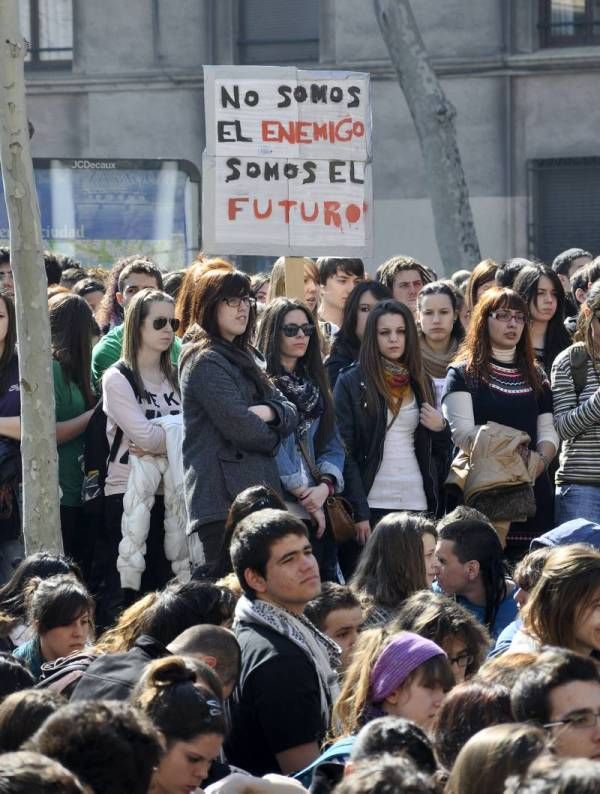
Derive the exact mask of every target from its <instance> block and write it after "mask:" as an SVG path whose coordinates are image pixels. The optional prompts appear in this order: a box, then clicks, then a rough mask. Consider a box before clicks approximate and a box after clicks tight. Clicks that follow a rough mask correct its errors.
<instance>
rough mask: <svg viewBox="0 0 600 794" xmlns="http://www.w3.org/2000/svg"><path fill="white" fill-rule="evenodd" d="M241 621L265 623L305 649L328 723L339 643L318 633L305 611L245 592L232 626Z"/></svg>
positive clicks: (335, 692) (336, 687)
mask: <svg viewBox="0 0 600 794" xmlns="http://www.w3.org/2000/svg"><path fill="white" fill-rule="evenodd" d="M240 621H242V622H244V623H255V624H256V625H258V626H267V628H270V629H272V630H273V631H276V632H277V633H278V634H281V636H282V637H285V638H286V639H288V640H290V642H293V643H294V645H297V646H298V647H299V648H301V649H302V650H303V651H304V653H305V654H306V655H307V656H308V658H309V659H310V661H311V663H312V664H313V665H314V667H315V670H316V672H317V678H318V680H319V692H320V695H321V714H322V716H323V723H324V724H325V725H329V722H330V718H331V707H332V705H333V703H334V701H335V700H336V698H337V696H338V695H339V684H338V677H337V673H336V672H335V671H336V668H337V667H339V665H340V661H341V655H340V654H341V651H340V647H339V645H338V644H337V643H335V642H334V641H333V640H330V639H329V637H327V636H325V634H323V633H321V632H320V631H319V629H318V628H317V627H316V626H315V625H314V624H313V623H311V621H310V620H309V619H308V618H307V617H305V616H304V615H296V614H295V613H294V612H290V611H289V610H288V609H284V607H280V606H276V605H275V604H271V603H269V602H268V601H260V600H259V599H256V600H254V601H251V600H250V599H249V598H247V597H246V596H245V595H243V596H242V597H241V598H240V599H239V601H238V602H237V604H236V607H235V619H234V626H235V625H236V624H237V623H238V622H240Z"/></svg>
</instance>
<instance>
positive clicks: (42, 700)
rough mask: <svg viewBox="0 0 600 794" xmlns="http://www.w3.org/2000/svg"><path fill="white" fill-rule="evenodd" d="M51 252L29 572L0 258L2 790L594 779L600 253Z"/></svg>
mask: <svg viewBox="0 0 600 794" xmlns="http://www.w3.org/2000/svg"><path fill="white" fill-rule="evenodd" d="M45 265H46V275H47V279H48V307H49V315H50V329H51V349H52V372H53V378H54V389H55V400H56V440H57V447H58V460H59V484H60V521H61V533H62V542H63V547H64V556H63V555H54V554H50V553H37V554H33V555H29V556H25V553H24V547H23V533H25V534H27V527H23V526H22V521H21V499H22V487H23V483H22V481H21V479H22V475H21V460H20V453H19V440H20V434H21V424H20V383H19V363H18V354H19V345H18V339H17V332H16V319H15V293H14V283H13V274H12V269H11V263H10V254H9V251H8V250H7V249H0V281H1V283H2V289H1V291H0V461H1V463H2V465H1V466H0V647H1V648H2V650H1V652H0V794H2V793H3V792H9V793H10V794H20V792H28V793H29V792H30V793H31V794H37V792H39V793H40V794H46V793H47V792H48V793H49V792H65V793H67V794H69V792H87V794H105V792H106V794H108V793H109V792H110V794H120V792H123V794H125V793H126V794H138V792H139V794H185V793H187V794H189V793H190V792H195V791H197V790H198V791H200V790H208V791H209V792H211V793H212V792H214V793H215V794H216V792H224V793H225V794H229V792H231V793H232V794H237V792H266V794H280V793H281V794H285V793H286V792H288V791H289V792H290V794H293V792H294V791H295V792H298V791H305V790H310V791H315V792H329V791H334V790H335V791H336V792H339V794H361V793H362V792H365V794H366V793H367V792H381V794H383V793H384V792H391V791H405V792H415V793H416V792H426V793H427V792H432V793H433V792H437V793H438V794H441V793H442V792H446V794H469V793H470V792H473V794H475V793H476V792H478V791H480V790H483V791H485V792H486V794H487V792H490V794H533V792H539V793H541V794H545V793H546V792H564V794H570V792H583V794H585V793H586V792H597V791H600V725H599V724H598V723H599V720H600V667H599V666H598V659H599V658H600V475H599V472H600V457H599V456H600V257H599V258H598V259H594V258H593V257H592V255H591V254H590V253H589V252H587V251H584V250H582V249H578V248H573V249H569V250H567V251H564V252H563V253H561V254H560V255H558V256H557V257H556V259H555V260H554V262H553V263H552V265H551V266H548V265H546V264H543V263H541V262H538V261H533V260H527V259H512V260H509V261H507V262H503V263H496V262H494V261H492V260H490V259H487V260H484V261H482V262H480V263H479V264H477V265H475V266H474V267H473V270H472V271H467V270H461V271H458V272H456V273H454V274H453V275H452V277H451V278H448V279H440V278H438V276H437V274H436V273H435V272H434V271H433V269H432V268H431V267H429V266H426V265H424V264H422V263H420V262H418V261H416V260H415V259H413V258H411V257H408V256H394V257H392V258H390V259H389V260H387V261H386V262H384V263H383V264H382V265H381V266H380V267H378V268H377V271H376V272H375V273H374V274H372V275H371V276H370V275H369V274H367V273H366V272H365V268H364V265H363V262H362V261H361V260H359V259H343V258H334V257H327V258H320V259H318V260H316V261H313V260H311V259H304V260H302V266H303V268H304V294H303V295H302V296H290V295H289V294H286V280H285V270H286V263H285V262H284V260H283V258H281V259H279V260H277V261H276V262H275V264H274V265H273V268H272V271H271V272H269V273H261V274H254V275H248V274H246V273H244V272H242V271H241V270H239V269H237V268H236V266H235V265H234V264H232V263H231V262H229V261H227V260H225V259H222V258H216V257H215V258H209V257H206V256H203V255H199V256H198V258H197V259H196V261H194V263H193V264H192V265H191V266H189V267H188V268H186V269H185V270H181V271H176V272H171V273H168V274H166V273H163V272H162V271H161V270H160V269H159V268H158V267H157V266H156V264H155V263H153V262H152V261H151V260H150V259H148V258H147V257H145V256H142V255H138V256H131V257H128V258H126V259H122V260H119V261H117V262H116V263H115V264H114V266H113V267H112V269H110V270H103V269H101V268H95V269H93V270H91V269H85V268H82V267H81V266H80V265H79V263H77V262H74V261H73V260H71V259H69V258H67V257H61V256H60V255H58V254H55V253H51V252H48V253H47V254H46V255H45ZM200 787H201V788H200Z"/></svg>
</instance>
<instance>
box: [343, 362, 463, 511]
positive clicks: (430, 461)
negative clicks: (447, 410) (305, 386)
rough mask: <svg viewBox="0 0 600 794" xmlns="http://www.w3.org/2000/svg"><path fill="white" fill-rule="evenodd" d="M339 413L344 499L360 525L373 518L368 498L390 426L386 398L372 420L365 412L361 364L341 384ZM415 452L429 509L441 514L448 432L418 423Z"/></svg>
mask: <svg viewBox="0 0 600 794" xmlns="http://www.w3.org/2000/svg"><path fill="white" fill-rule="evenodd" d="M413 391H414V393H415V397H416V400H417V404H418V405H419V407H420V406H421V405H422V403H423V399H422V396H421V394H420V391H419V389H418V387H417V385H416V384H413ZM334 397H335V409H336V415H337V423H338V428H339V431H340V434H341V436H342V439H343V441H344V444H345V445H346V464H345V467H344V480H345V483H346V487H345V491H344V496H345V497H346V499H348V501H349V502H350V504H351V505H352V507H353V508H354V515H355V520H356V521H367V520H368V519H369V517H370V511H369V504H368V502H367V495H368V493H369V491H370V490H371V486H372V485H373V481H374V480H375V475H376V474H377V472H378V470H379V467H380V466H381V461H382V459H383V447H384V443H385V434H386V428H387V408H386V405H385V400H384V399H383V397H382V398H381V401H380V406H379V410H378V411H377V415H376V417H375V419H374V420H373V419H372V418H371V417H370V416H369V414H368V413H367V405H366V387H365V382H364V376H363V372H362V370H361V368H360V365H359V364H355V365H354V366H352V367H350V368H348V369H346V370H344V371H343V372H341V373H340V376H339V378H338V380H337V383H336V386H335V391H334ZM414 440H415V454H416V457H417V461H418V463H419V468H420V469H421V476H422V477H423V488H424V490H425V496H426V498H427V508H428V511H429V512H430V513H431V514H432V515H434V516H439V515H441V514H442V512H443V505H442V500H441V498H440V484H441V483H442V482H443V481H444V480H445V478H446V474H447V470H448V465H449V461H450V453H451V448H452V441H451V436H450V428H449V427H448V425H445V427H444V429H443V430H440V431H439V432H432V431H431V430H428V429H427V428H426V427H423V425H422V424H420V423H419V425H418V426H417V429H416V430H415V435H414Z"/></svg>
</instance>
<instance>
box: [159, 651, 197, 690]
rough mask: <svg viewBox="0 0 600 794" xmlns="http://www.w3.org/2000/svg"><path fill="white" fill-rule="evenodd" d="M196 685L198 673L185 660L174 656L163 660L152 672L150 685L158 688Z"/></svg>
mask: <svg viewBox="0 0 600 794" xmlns="http://www.w3.org/2000/svg"><path fill="white" fill-rule="evenodd" d="M188 682H190V683H192V684H195V683H196V671H195V670H194V668H193V667H191V666H190V665H189V664H188V663H187V662H186V660H185V659H182V658H181V657H180V656H172V657H168V658H166V659H163V660H161V663H160V664H157V665H156V667H155V669H154V670H153V672H152V675H151V679H150V683H151V684H152V685H153V686H154V687H156V688H157V689H158V688H161V687H169V686H173V685H174V684H185V683H188Z"/></svg>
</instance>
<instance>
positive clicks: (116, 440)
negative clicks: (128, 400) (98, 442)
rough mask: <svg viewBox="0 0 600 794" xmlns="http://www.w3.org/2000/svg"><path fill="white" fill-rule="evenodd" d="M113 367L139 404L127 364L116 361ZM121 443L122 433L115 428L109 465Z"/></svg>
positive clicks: (137, 394) (119, 429) (134, 384)
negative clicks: (128, 386) (123, 379)
mask: <svg viewBox="0 0 600 794" xmlns="http://www.w3.org/2000/svg"><path fill="white" fill-rule="evenodd" d="M113 366H114V367H115V368H116V369H118V370H119V372H120V373H121V375H122V376H123V377H124V378H125V379H126V380H127V383H129V385H130V386H131V389H132V391H133V394H134V396H135V399H136V400H137V401H138V402H139V401H140V400H141V398H140V393H139V390H138V387H137V384H136V382H135V376H134V374H133V370H131V369H130V368H129V367H128V366H127V364H125V363H124V362H123V361H117V363H116V364H114V365H113ZM122 441H123V431H122V430H121V428H120V427H118V426H117V429H116V430H115V437H114V439H113V442H112V445H111V447H110V453H109V455H108V462H109V463H114V462H115V459H116V457H117V453H118V452H119V447H120V446H121V442H122Z"/></svg>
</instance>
